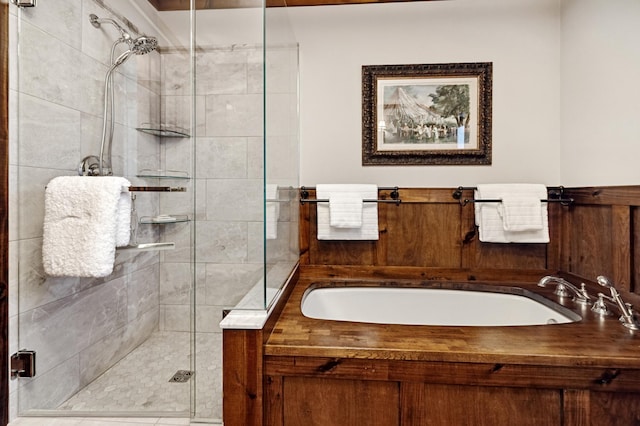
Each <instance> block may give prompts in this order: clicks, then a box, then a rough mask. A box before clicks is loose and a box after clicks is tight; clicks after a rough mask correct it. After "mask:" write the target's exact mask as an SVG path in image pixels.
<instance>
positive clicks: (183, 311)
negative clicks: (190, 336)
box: [160, 305, 191, 331]
mask: <svg viewBox="0 0 640 426" xmlns="http://www.w3.org/2000/svg"><path fill="white" fill-rule="evenodd" d="M190 318H191V309H190V307H189V305H162V306H160V330H161V331H190V330H191V319H190Z"/></svg>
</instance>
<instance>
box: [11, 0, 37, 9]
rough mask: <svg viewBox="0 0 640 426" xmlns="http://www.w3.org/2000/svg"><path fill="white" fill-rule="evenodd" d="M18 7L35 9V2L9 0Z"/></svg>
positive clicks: (30, 0)
mask: <svg viewBox="0 0 640 426" xmlns="http://www.w3.org/2000/svg"><path fill="white" fill-rule="evenodd" d="M11 4H15V5H16V6H18V7H36V0H11Z"/></svg>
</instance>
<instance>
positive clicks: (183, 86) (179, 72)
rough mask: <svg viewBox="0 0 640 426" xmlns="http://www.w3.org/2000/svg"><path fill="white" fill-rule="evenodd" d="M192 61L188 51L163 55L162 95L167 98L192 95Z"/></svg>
mask: <svg viewBox="0 0 640 426" xmlns="http://www.w3.org/2000/svg"><path fill="white" fill-rule="evenodd" d="M190 75H191V59H190V54H189V52H188V51H186V50H185V51H184V52H182V51H180V52H171V53H163V54H162V55H161V76H162V78H161V81H160V85H161V93H162V94H163V95H167V96H188V95H190V94H191V89H192V88H191V79H190V78H189V77H190Z"/></svg>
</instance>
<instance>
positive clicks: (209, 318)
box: [196, 305, 231, 333]
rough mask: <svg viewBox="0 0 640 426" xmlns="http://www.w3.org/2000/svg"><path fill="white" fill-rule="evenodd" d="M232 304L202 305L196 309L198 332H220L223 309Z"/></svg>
mask: <svg viewBox="0 0 640 426" xmlns="http://www.w3.org/2000/svg"><path fill="white" fill-rule="evenodd" d="M230 307H231V306H229V305H227V306H211V305H201V306H198V309H197V310H196V332H199V333H220V332H221V331H222V330H221V329H220V321H222V311H223V309H227V308H230Z"/></svg>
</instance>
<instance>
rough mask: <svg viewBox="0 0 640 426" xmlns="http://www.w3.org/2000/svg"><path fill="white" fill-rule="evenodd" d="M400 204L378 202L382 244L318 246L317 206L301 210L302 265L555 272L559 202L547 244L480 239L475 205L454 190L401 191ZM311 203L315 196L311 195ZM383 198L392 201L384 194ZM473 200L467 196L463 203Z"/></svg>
mask: <svg viewBox="0 0 640 426" xmlns="http://www.w3.org/2000/svg"><path fill="white" fill-rule="evenodd" d="M399 192H400V198H401V200H402V202H401V203H400V204H399V205H396V204H394V203H379V204H378V215H379V221H378V223H379V229H380V239H379V240H378V241H319V240H318V239H317V226H316V223H317V217H316V204H315V203H305V204H303V205H302V206H301V209H300V252H301V264H306V265H375V266H422V267H439V268H465V269H466V268H470V269H486V268H490V269H498V268H500V269H557V268H558V266H559V263H558V260H559V252H560V248H561V244H560V238H561V232H560V231H561V230H560V227H559V224H560V217H561V215H562V210H563V209H566V207H563V206H561V205H560V204H559V203H551V204H549V225H550V234H551V242H550V243H549V244H492V243H482V242H480V241H479V240H478V235H477V227H476V226H475V223H474V205H473V204H472V203H469V204H466V205H463V203H461V202H460V200H457V199H455V198H454V197H453V193H454V192H455V188H450V189H447V188H436V189H433V188H400V189H399ZM309 198H310V199H315V192H314V191H313V190H309ZM379 198H380V199H387V200H389V199H391V191H389V190H381V191H380V195H379ZM471 198H473V193H472V191H470V190H466V191H463V194H462V198H461V200H464V199H471Z"/></svg>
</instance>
